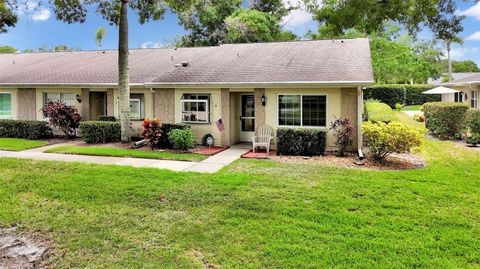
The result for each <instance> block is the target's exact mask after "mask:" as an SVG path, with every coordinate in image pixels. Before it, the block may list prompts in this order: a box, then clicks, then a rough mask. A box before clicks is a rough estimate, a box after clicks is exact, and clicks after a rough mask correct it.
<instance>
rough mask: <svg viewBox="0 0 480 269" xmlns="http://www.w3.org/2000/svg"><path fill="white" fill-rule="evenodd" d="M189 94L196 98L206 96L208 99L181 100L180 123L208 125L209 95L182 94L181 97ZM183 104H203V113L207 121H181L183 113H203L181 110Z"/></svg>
mask: <svg viewBox="0 0 480 269" xmlns="http://www.w3.org/2000/svg"><path fill="white" fill-rule="evenodd" d="M186 94H190V95H197V96H208V99H181V100H180V104H181V117H182V119H181V121H182V122H183V123H190V124H209V123H210V98H211V96H210V94H201V93H199V94H197V93H184V94H182V98H183V95H186ZM185 103H204V104H205V113H206V114H207V120H206V121H198V120H197V121H186V120H183V114H184V113H199V112H200V113H204V112H203V111H185V110H183V108H184V104H185Z"/></svg>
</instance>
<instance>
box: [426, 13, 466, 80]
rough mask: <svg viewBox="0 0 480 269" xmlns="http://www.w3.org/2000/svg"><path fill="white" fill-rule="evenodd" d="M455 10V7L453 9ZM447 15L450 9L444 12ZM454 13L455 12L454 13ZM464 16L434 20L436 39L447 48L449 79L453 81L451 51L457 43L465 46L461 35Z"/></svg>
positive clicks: (439, 16)
mask: <svg viewBox="0 0 480 269" xmlns="http://www.w3.org/2000/svg"><path fill="white" fill-rule="evenodd" d="M451 8H453V7H451ZM442 11H443V12H445V13H450V12H452V11H450V10H449V9H447V10H442ZM453 12H454V11H453ZM463 18H464V17H463V16H457V15H452V16H441V14H439V15H437V16H435V17H434V18H433V19H432V22H431V24H432V26H433V27H432V30H433V32H434V33H435V37H436V38H438V39H440V40H443V42H444V43H445V47H446V49H447V61H448V78H449V80H451V79H452V78H453V77H452V72H453V70H452V58H451V50H452V44H453V43H457V44H460V45H463V40H462V39H461V38H460V36H459V35H460V33H461V32H462V31H463V26H462V20H463Z"/></svg>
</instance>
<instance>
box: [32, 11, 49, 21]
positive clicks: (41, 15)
mask: <svg viewBox="0 0 480 269" xmlns="http://www.w3.org/2000/svg"><path fill="white" fill-rule="evenodd" d="M49 18H50V10H48V9H46V8H40V9H39V10H37V11H35V12H34V13H33V14H32V15H31V19H32V21H46V20H48V19H49Z"/></svg>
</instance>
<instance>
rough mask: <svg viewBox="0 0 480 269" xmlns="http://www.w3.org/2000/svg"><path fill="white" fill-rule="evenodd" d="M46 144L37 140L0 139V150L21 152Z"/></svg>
mask: <svg viewBox="0 0 480 269" xmlns="http://www.w3.org/2000/svg"><path fill="white" fill-rule="evenodd" d="M47 144H48V143H47V142H45V141H38V140H27V139H18V138H0V150H10V151H21V150H27V149H32V148H38V147H42V146H46V145H47Z"/></svg>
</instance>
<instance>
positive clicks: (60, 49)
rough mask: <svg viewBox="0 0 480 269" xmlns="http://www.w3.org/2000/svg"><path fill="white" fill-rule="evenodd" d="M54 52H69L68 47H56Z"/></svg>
mask: <svg viewBox="0 0 480 269" xmlns="http://www.w3.org/2000/svg"><path fill="white" fill-rule="evenodd" d="M53 50H54V51H66V50H68V47H67V46H66V45H56V46H55V47H54V48H53Z"/></svg>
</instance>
